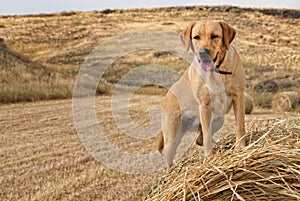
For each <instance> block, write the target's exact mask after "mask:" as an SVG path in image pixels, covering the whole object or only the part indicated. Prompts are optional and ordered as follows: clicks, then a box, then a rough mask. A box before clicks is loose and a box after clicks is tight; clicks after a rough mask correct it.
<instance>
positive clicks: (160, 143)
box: [157, 130, 164, 153]
mask: <svg viewBox="0 0 300 201" xmlns="http://www.w3.org/2000/svg"><path fill="white" fill-rule="evenodd" d="M163 148H164V136H163V133H162V131H161V130H160V131H159V134H158V137H157V150H158V151H159V152H160V153H161V152H162V150H163Z"/></svg>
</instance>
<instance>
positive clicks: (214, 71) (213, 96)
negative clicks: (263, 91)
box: [158, 20, 245, 165]
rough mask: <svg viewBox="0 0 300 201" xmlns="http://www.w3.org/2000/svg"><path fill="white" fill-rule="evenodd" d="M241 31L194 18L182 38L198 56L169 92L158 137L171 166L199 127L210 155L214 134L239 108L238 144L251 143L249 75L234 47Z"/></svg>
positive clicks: (161, 150)
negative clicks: (247, 136) (227, 115)
mask: <svg viewBox="0 0 300 201" xmlns="http://www.w3.org/2000/svg"><path fill="white" fill-rule="evenodd" d="M235 34H236V32H235V30H234V29H233V28H232V27H231V26H230V25H228V24H227V23H225V22H223V21H210V20H208V21H203V22H197V23H196V22H193V23H191V24H190V25H189V27H188V28H187V29H186V30H185V31H183V32H182V34H181V40H182V42H183V44H184V45H185V47H186V50H187V51H188V50H189V49H191V51H192V52H193V54H194V55H195V59H194V61H193V63H192V64H191V65H190V67H189V68H188V69H187V70H186V71H185V72H184V74H183V76H182V78H181V79H179V80H178V81H177V82H176V83H175V84H174V85H172V87H171V88H170V90H169V91H168V93H167V95H166V97H165V99H164V101H163V103H162V107H163V109H164V114H165V115H164V120H163V124H162V130H161V132H160V134H159V136H158V150H159V151H160V152H161V153H162V155H163V157H164V158H165V159H166V161H167V163H168V164H169V165H171V164H172V163H173V160H174V155H175V153H176V149H177V147H178V146H179V143H180V141H181V139H182V137H183V134H184V133H185V132H186V131H187V130H188V129H190V128H192V127H195V125H196V126H197V129H198V127H199V130H200V135H199V137H198V138H197V141H196V143H197V144H198V145H203V148H204V156H207V155H209V154H210V152H211V150H212V148H213V138H212V136H213V134H214V133H216V132H217V131H218V130H219V129H220V128H221V127H222V126H223V123H224V115H225V113H228V112H229V110H230V109H231V107H232V106H233V109H234V114H235V119H236V141H237V142H236V148H237V149H242V148H243V147H245V139H244V134H245V124H244V116H245V109H244V107H245V106H244V86H245V74H244V71H243V69H242V67H241V62H240V58H239V55H238V53H237V51H236V50H235V48H234V47H233V46H232V45H231V42H232V41H233V39H234V37H235Z"/></svg>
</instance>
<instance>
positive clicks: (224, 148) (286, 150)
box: [0, 7, 300, 200]
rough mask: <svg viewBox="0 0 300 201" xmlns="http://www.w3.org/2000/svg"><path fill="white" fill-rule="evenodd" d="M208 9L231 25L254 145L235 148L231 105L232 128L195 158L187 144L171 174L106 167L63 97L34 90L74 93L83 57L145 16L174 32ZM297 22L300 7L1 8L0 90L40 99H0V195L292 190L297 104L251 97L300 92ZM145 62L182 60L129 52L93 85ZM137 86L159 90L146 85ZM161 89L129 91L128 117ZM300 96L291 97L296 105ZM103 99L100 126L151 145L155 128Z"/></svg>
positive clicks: (133, 144)
mask: <svg viewBox="0 0 300 201" xmlns="http://www.w3.org/2000/svg"><path fill="white" fill-rule="evenodd" d="M207 18H211V19H221V20H225V21H227V22H228V23H230V24H231V25H233V26H234V27H235V28H236V30H237V32H238V34H237V38H236V40H235V42H234V43H235V46H236V47H237V49H238V50H239V52H240V54H241V57H242V61H243V64H244V67H245V70H246V73H247V92H248V93H249V94H250V95H251V96H252V97H253V99H254V104H255V108H254V110H253V112H252V113H251V115H247V116H246V124H247V125H246V127H247V138H248V140H249V142H251V145H250V146H249V147H248V149H247V150H245V151H243V152H241V153H235V152H234V151H232V149H231V147H232V145H233V135H232V134H233V133H234V117H233V114H229V115H228V116H227V118H226V123H225V126H224V128H223V132H222V133H223V135H224V136H227V138H225V139H224V140H222V141H221V142H220V144H218V146H217V147H216V149H215V153H216V154H214V155H213V156H211V157H210V158H209V159H210V160H208V161H207V163H205V164H203V163H202V162H201V161H199V160H198V157H197V156H196V155H195V154H196V153H197V149H198V148H197V147H192V148H191V150H189V154H188V156H189V157H187V158H185V159H183V160H182V162H180V163H179V164H178V165H177V166H175V167H174V168H173V169H172V171H171V172H169V173H168V174H165V173H166V172H165V171H162V172H155V173H149V174H137V175H128V174H124V173H120V172H117V171H114V170H111V169H109V168H106V167H104V166H103V165H102V164H101V163H99V162H97V161H96V160H95V159H93V158H92V157H91V156H90V155H89V153H88V152H87V151H86V150H85V148H84V147H83V145H82V144H81V142H80V140H79V138H78V136H77V134H76V129H75V126H74V122H73V117H72V101H71V100H70V99H67V100H52V101H43V102H36V100H45V99H58V98H66V97H71V95H72V93H71V92H72V88H73V84H74V79H75V76H76V74H77V72H78V69H79V67H80V64H81V63H82V62H83V61H84V59H85V58H86V56H87V55H88V54H89V53H90V51H92V50H93V49H94V48H95V47H97V46H98V45H100V44H101V43H102V42H103V41H105V40H107V39H108V38H109V37H112V36H115V35H117V34H120V32H122V33H123V32H126V31H130V30H135V29H139V30H140V29H147V28H158V29H163V30H171V31H176V32H180V31H182V30H183V29H184V28H185V27H186V26H187V25H188V24H189V23H190V22H191V21H194V20H202V19H207ZM299 25H300V18H299V10H294V11H293V10H292V11H283V10H253V9H242V8H233V7H174V8H161V9H129V10H116V11H115V10H105V11H101V12H99V11H93V12H85V13H82V12H63V13H55V14H41V15H28V16H0V37H1V40H0V102H2V103H11V102H24V101H35V102H31V103H18V104H1V105H0V127H1V129H0V161H1V162H0V200H140V199H141V198H144V197H146V198H147V199H150V200H151V199H152V200H159V199H161V198H163V197H164V198H165V199H167V200H168V198H170V199H171V198H172V199H179V198H181V199H183V198H189V199H191V200H193V199H194V198H196V199H198V197H199V196H200V198H203V199H206V200H210V198H216V197H219V196H221V198H224V199H230V198H231V197H232V198H233V199H240V197H242V198H244V199H245V200H247V198H248V199H250V198H251V199H252V200H257V199H259V200H260V198H261V199H263V198H262V197H263V196H264V199H268V198H270V199H273V198H274V199H276V198H275V196H276V197H278V198H281V197H280V196H284V195H286V196H290V198H291V200H293V199H296V198H298V199H299V194H300V190H299V180H300V177H299V172H300V170H299V167H300V163H299V148H300V147H299V131H300V129H299V124H300V119H299V113H294V112H276V111H271V110H266V109H261V108H260V109H258V107H257V106H260V107H269V108H270V107H271V105H270V103H271V102H272V98H273V96H274V94H275V93H277V92H282V91H295V92H296V93H297V94H298V95H299V92H300V81H299V79H300V77H299V59H300V57H299V55H300V54H299V53H300V49H299V47H300V41H299V40H298V35H299V34H298V27H299ZM137 55H138V56H137ZM149 63H156V64H161V65H166V66H168V67H172V68H174V69H175V70H177V71H179V72H182V71H183V70H184V69H185V68H186V67H187V64H186V63H185V62H183V61H182V60H181V59H180V58H178V57H176V56H175V55H170V54H164V53H162V52H158V51H156V50H153V51H145V52H136V53H134V52H133V53H132V54H129V55H125V56H124V57H122V58H120V59H119V60H117V61H116V62H115V63H114V64H113V65H112V66H111V67H110V68H109V69H108V70H107V71H106V73H105V75H104V78H105V79H106V80H107V82H103V83H101V84H100V85H99V87H98V90H97V92H98V93H99V94H103V93H104V94H110V93H111V90H112V88H113V87H112V85H113V84H114V83H116V82H117V81H118V80H119V79H120V78H121V77H122V76H123V75H124V74H125V73H127V72H128V71H129V70H130V69H132V68H134V67H137V66H139V65H144V64H149ZM266 81H267V82H266ZM270 81H272V82H270ZM266 83H275V84H271V85H270V84H266ZM137 93H138V94H145V93H147V94H149V93H150V94H164V93H165V91H164V90H162V89H160V88H155V87H148V88H142V89H139V90H138V91H137ZM161 98H162V96H147V98H145V95H135V96H133V99H132V102H131V103H132V105H131V110H130V114H131V116H132V118H133V120H134V121H135V122H137V123H138V124H139V125H147V124H148V123H149V116H148V112H147V108H148V107H150V106H153V105H156V104H158V103H159V101H160V100H161ZM297 104H298V103H297ZM297 104H296V105H295V106H294V108H293V109H294V110H298V111H299V108H300V107H299V106H297ZM110 106H111V97H110V96H107V95H106V96H99V97H97V98H96V107H95V108H96V112H97V117H98V120H99V123H100V125H101V127H102V129H103V130H104V131H105V133H107V138H108V139H109V140H110V141H112V142H113V143H115V144H117V145H118V146H119V147H121V148H122V149H124V150H128V151H130V152H133V153H148V152H151V151H153V150H154V149H155V139H154V138H151V139H148V140H146V141H143V140H138V139H133V138H131V137H128V136H126V135H124V134H123V133H122V132H121V131H120V130H119V129H118V128H117V126H116V125H115V123H114V120H113V119H112V114H111V109H110ZM297 108H298V109H297ZM258 139H260V140H258ZM256 140H258V141H256ZM191 156H193V157H191ZM240 161H243V163H240ZM229 163H230V164H229ZM233 173H234V174H233ZM231 174H232V177H230V176H231ZM199 179H202V180H201V181H200V180H199ZM209 181H211V183H210V182H209ZM215 183H218V184H219V185H213V184H215ZM236 184H238V185H236ZM151 185H152V188H151ZM271 188H272V189H276V191H274V190H273V191H270V189H271ZM149 189H151V190H150V191H149ZM171 191H172V192H171ZM251 192H252V193H251ZM253 193H254V194H255V195H254V194H253ZM176 196H177V197H176ZM222 196H224V197H222ZM255 196H256V197H255ZM260 196H261V197H260ZM256 198H257V199H256Z"/></svg>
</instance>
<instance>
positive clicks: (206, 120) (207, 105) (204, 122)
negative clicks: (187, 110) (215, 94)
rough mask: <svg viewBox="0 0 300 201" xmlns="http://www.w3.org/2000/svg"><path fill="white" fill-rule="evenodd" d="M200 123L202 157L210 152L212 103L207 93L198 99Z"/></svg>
mask: <svg viewBox="0 0 300 201" xmlns="http://www.w3.org/2000/svg"><path fill="white" fill-rule="evenodd" d="M199 112H200V123H201V126H202V133H203V149H204V156H208V155H209V154H210V152H211V150H212V132H211V118H212V103H211V98H210V95H209V93H208V92H207V93H205V94H204V95H203V96H202V97H201V98H200V106H199Z"/></svg>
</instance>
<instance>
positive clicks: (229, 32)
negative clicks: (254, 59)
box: [219, 21, 236, 50]
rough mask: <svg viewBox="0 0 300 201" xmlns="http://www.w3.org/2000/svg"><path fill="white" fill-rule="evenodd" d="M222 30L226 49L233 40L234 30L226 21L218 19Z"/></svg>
mask: <svg viewBox="0 0 300 201" xmlns="http://www.w3.org/2000/svg"><path fill="white" fill-rule="evenodd" d="M219 23H220V25H221V27H222V30H223V43H224V45H225V48H226V49H227V50H228V49H229V45H230V43H231V42H232V41H233V39H234V37H235V34H236V32H235V30H234V28H232V27H231V26H229V25H228V24H227V23H225V22H223V21H220V22H219Z"/></svg>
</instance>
